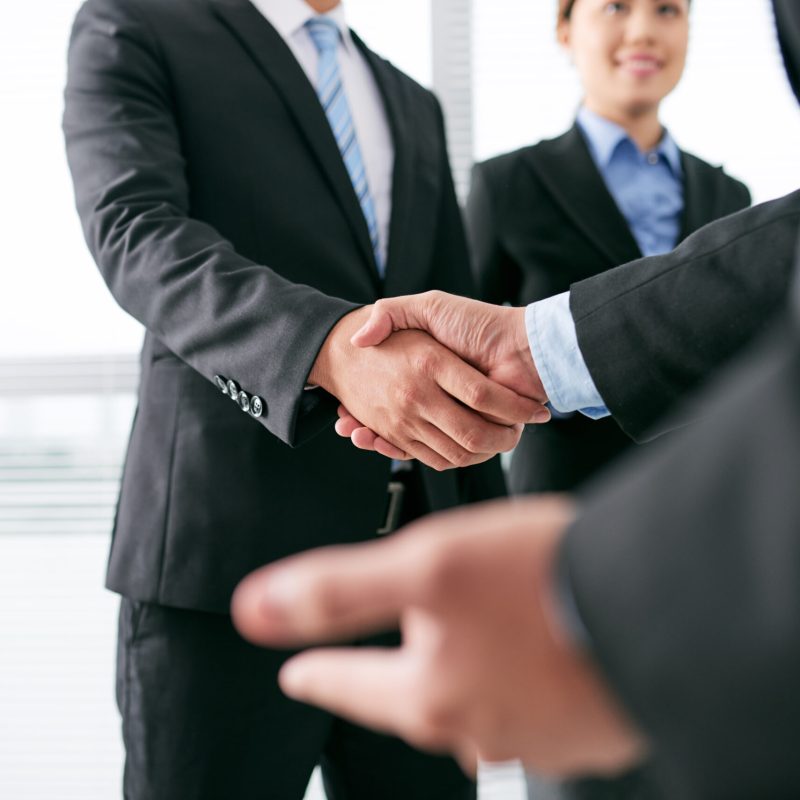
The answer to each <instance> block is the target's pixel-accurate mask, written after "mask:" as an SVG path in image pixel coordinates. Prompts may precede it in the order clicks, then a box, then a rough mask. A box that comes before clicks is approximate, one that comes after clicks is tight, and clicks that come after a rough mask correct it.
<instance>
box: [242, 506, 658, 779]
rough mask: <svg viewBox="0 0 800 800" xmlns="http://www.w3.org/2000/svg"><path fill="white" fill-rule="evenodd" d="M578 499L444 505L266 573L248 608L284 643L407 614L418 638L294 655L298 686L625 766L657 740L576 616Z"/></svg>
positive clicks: (465, 738)
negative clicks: (572, 618)
mask: <svg viewBox="0 0 800 800" xmlns="http://www.w3.org/2000/svg"><path fill="white" fill-rule="evenodd" d="M572 516H573V509H572V507H571V505H570V503H569V502H567V501H566V500H565V499H562V498H557V497H550V498H543V499H541V498H540V499H536V500H532V499H527V500H521V501H513V502H494V503H487V504H484V505H482V506H472V507H470V508H469V509H462V510H459V511H455V512H449V513H444V514H437V515H432V516H430V517H427V518H426V519H424V520H422V521H420V522H417V523H415V524H413V525H411V526H409V527H408V528H407V529H406V530H405V531H403V532H401V533H399V534H397V535H395V536H393V537H391V538H389V539H386V540H381V541H379V542H373V543H368V544H363V545H349V546H338V547H329V548H324V549H321V550H316V551H312V552H309V553H305V554H301V555H298V556H294V557H291V558H289V559H287V560H285V561H281V562H277V563H275V564H271V565H269V566H267V567H264V568H262V569H260V570H258V571H257V572H254V573H252V574H251V575H250V576H248V577H247V578H245V579H244V580H243V581H242V583H241V584H240V585H239V587H238V588H237V590H236V592H235V594H234V598H233V603H232V614H233V620H234V623H235V625H236V627H237V628H238V629H239V631H240V632H241V633H242V635H243V636H245V637H246V638H247V639H249V640H251V641H253V642H255V643H258V644H261V645H266V646H270V647H296V646H300V645H305V644H308V643H312V642H330V641H335V640H342V639H351V638H354V637H359V636H363V635H367V634H371V633H375V632H378V631H383V630H388V629H393V628H396V627H398V626H399V627H400V629H401V631H402V640H403V644H402V646H401V647H399V648H396V649H387V648H365V647H358V648H348V647H341V648H329V647H326V648H323V649H317V650H310V651H306V652H304V653H302V654H300V655H298V656H295V657H293V658H292V659H290V660H289V661H288V662H287V663H286V665H285V666H284V668H283V670H282V672H281V674H280V683H281V687H282V688H283V690H284V692H286V694H288V695H289V696H290V697H293V698H295V699H297V700H301V701H304V702H307V703H311V704H314V705H318V706H321V707H323V708H326V709H328V710H329V711H331V712H333V713H335V714H338V715H341V716H344V717H348V718H350V719H352V720H354V721H355V722H358V723H360V724H362V725H366V726H369V727H372V728H376V729H378V730H381V731H385V732H387V733H393V734H396V735H399V736H401V737H403V738H404V739H406V740H407V741H408V742H410V743H411V744H412V745H414V746H417V747H421V748H424V749H429V750H433V751H439V752H444V751H447V752H451V753H453V754H454V755H455V756H456V757H457V758H458V759H459V760H460V762H461V763H462V765H463V766H464V768H465V769H467V770H473V769H474V766H475V764H476V761H477V759H478V758H480V759H483V760H486V761H503V760H507V759H512V758H520V759H522V760H523V761H524V762H525V763H526V764H528V765H530V766H532V767H535V768H536V769H537V770H538V771H539V772H540V773H542V774H548V775H553V776H562V775H570V774H579V773H593V774H598V773H612V772H616V771H618V770H620V769H622V768H625V767H627V766H629V765H631V764H633V763H635V762H636V761H637V760H638V759H639V758H640V756H641V755H642V753H643V750H644V745H643V742H642V739H641V737H640V736H639V735H638V733H637V732H636V731H635V730H634V729H633V727H632V725H631V723H630V722H629V721H628V720H627V718H626V716H625V714H624V712H623V711H622V710H621V708H620V707H619V706H618V704H617V702H616V701H615V699H614V698H613V697H612V696H611V694H610V692H609V691H608V690H607V689H606V688H605V686H604V683H603V681H602V680H601V678H600V676H599V674H598V673H597V672H596V670H595V668H594V666H593V664H592V663H591V661H590V660H589V659H588V658H587V657H586V655H585V654H583V653H582V652H581V651H580V650H579V649H578V648H577V647H575V646H574V645H573V644H572V642H571V641H570V639H569V637H567V636H566V635H565V634H564V632H563V630H562V626H561V623H560V619H559V613H558V609H557V607H556V604H555V595H554V591H553V590H554V587H553V566H554V560H555V556H556V553H557V549H558V543H559V541H560V539H561V536H562V534H563V532H564V530H565V528H566V527H567V526H568V525H569V523H570V521H571V519H572Z"/></svg>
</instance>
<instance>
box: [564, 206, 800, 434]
mask: <svg viewBox="0 0 800 800" xmlns="http://www.w3.org/2000/svg"><path fill="white" fill-rule="evenodd" d="M798 222H800V192H795V193H793V194H790V195H787V196H786V197H783V198H780V199H778V200H774V201H772V202H770V203H764V204H762V205H759V206H755V207H754V208H750V209H746V210H744V211H741V212H739V213H737V214H733V215H732V216H729V217H725V218H724V219H721V220H719V221H717V222H713V223H711V224H710V225H707V226H706V227H704V228H701V229H700V230H699V231H697V232H696V233H694V234H693V235H692V236H690V237H689V238H688V239H686V240H685V241H684V242H683V243H682V244H681V245H680V246H679V247H678V248H677V249H675V250H673V251H672V252H671V253H668V254H666V255H663V256H657V257H654V258H647V259H642V260H639V261H635V262H631V263H630V264H625V265H623V266H621V267H617V268H616V269H613V270H609V271H608V272H605V273H602V274H600V275H597V276H595V277H593V278H589V279H588V280H585V281H582V282H580V283H577V284H573V286H572V287H571V290H570V309H571V311H572V316H573V319H574V321H575V326H576V332H577V336H578V344H579V346H580V349H581V353H582V354H583V357H584V359H585V361H586V365H587V367H588V369H589V372H590V374H591V376H592V379H593V380H594V383H595V385H596V386H597V388H598V390H599V392H600V394H601V396H602V397H603V400H604V401H605V403H606V405H607V407H608V409H609V411H610V412H611V414H612V415H613V416H614V418H615V419H616V420H617V422H618V424H619V425H620V426H621V427H622V429H623V430H625V431H626V432H627V433H628V434H629V435H630V436H631V437H632V438H634V439H636V440H637V441H646V440H648V439H650V438H653V437H654V436H657V435H659V434H661V433H663V432H665V431H666V430H669V429H670V428H671V427H675V426H678V425H680V424H681V423H682V420H684V419H687V418H691V417H695V416H696V415H697V410H696V409H695V408H693V407H690V406H688V405H685V404H684V406H683V411H684V415H683V417H682V418H681V417H672V418H670V422H669V423H665V422H664V414H665V412H666V411H668V410H670V409H673V408H675V407H676V406H677V405H678V403H679V401H680V400H681V399H682V398H684V397H685V396H687V395H688V394H689V393H690V392H691V390H692V389H693V388H695V387H696V386H698V385H699V384H700V383H701V382H702V381H704V380H705V379H706V378H707V377H709V375H711V374H712V373H713V371H714V370H715V369H717V368H718V367H719V366H720V365H722V364H723V363H724V362H726V361H727V360H728V359H729V358H730V357H731V356H732V355H733V354H735V353H736V352H737V351H739V350H740V349H741V348H742V347H743V346H744V345H746V344H748V343H749V342H750V341H751V340H752V339H754V338H755V337H756V336H757V335H758V334H759V333H760V332H762V331H763V330H764V329H765V326H766V325H767V323H768V321H769V320H770V319H771V318H772V317H773V316H774V314H775V313H776V312H777V311H778V309H779V308H780V307H781V306H782V304H783V303H784V302H785V299H786V293H787V288H788V284H789V280H790V276H791V273H792V264H793V258H794V249H795V248H794V246H795V241H796V237H797V229H798Z"/></svg>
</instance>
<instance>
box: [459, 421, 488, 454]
mask: <svg viewBox="0 0 800 800" xmlns="http://www.w3.org/2000/svg"><path fill="white" fill-rule="evenodd" d="M460 441H461V445H462V447H463V448H464V451H465V452H464V455H465V456H466V457H469V456H470V454H475V453H483V452H486V451H487V450H488V447H487V445H488V441H487V437H486V436H485V435H484V433H483V431H482V430H481V429H480V428H477V427H475V428H469V429H468V430H465V431H463V433H462V434H461V437H460Z"/></svg>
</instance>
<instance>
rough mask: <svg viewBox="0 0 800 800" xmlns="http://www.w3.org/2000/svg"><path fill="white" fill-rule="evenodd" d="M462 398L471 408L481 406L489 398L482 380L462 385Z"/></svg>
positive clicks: (487, 389)
mask: <svg viewBox="0 0 800 800" xmlns="http://www.w3.org/2000/svg"><path fill="white" fill-rule="evenodd" d="M464 398H465V402H466V404H467V405H468V406H470V407H471V408H482V407H483V406H484V405H485V404H486V403H487V402H488V400H489V388H488V387H487V385H486V384H485V383H483V382H476V381H473V382H470V383H468V384H467V385H466V386H465V387H464Z"/></svg>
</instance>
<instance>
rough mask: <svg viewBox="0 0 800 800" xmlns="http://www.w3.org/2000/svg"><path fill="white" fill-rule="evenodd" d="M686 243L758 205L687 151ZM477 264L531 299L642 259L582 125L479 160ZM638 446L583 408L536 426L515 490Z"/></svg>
mask: <svg viewBox="0 0 800 800" xmlns="http://www.w3.org/2000/svg"><path fill="white" fill-rule="evenodd" d="M681 161H682V166H683V173H684V201H685V206H684V213H683V219H682V223H681V233H680V237H679V240H682V239H684V238H686V236H688V235H689V234H691V233H693V232H694V231H695V230H697V229H698V228H701V227H702V226H703V225H705V224H706V223H708V222H711V221H712V220H715V219H718V218H719V217H723V216H725V215H727V214H731V213H733V212H734V211H738V210H740V209H741V208H744V207H745V206H748V205H749V204H750V193H749V192H748V190H747V187H746V186H744V184H742V183H740V182H739V181H736V180H734V179H733V178H731V177H729V176H728V175H726V174H725V173H724V172H723V170H722V169H721V168H719V167H712V166H711V165H710V164H707V163H706V162H705V161H702V160H701V159H699V158H696V157H695V156H692V155H690V154H689V153H681ZM467 230H468V234H469V238H470V243H471V246H472V255H473V270H474V272H475V275H476V279H477V282H478V288H479V291H480V293H481V295H482V298H483V299H484V300H488V301H490V302H493V303H502V302H506V301H508V302H510V303H512V304H513V305H527V304H528V303H532V302H534V301H535V300H541V299H543V298H545V297H550V296H551V295H554V294H559V293H560V292H565V291H567V290H568V289H569V287H570V285H571V284H572V283H575V282H576V281H580V280H582V279H584V278H587V277H589V276H592V275H596V274H597V273H600V272H604V271H605V270H608V269H611V268H612V267H615V266H617V265H618V264H624V263H626V262H629V261H634V260H636V259H639V258H641V257H642V254H641V251H640V250H639V246H638V245H637V243H636V240H635V239H634V237H633V234H632V233H631V231H630V228H629V227H628V223H627V221H626V220H625V217H624V216H623V215H622V213H621V212H620V210H619V208H618V207H617V205H616V203H615V201H614V198H613V197H612V196H611V194H610V193H609V191H608V189H607V187H606V185H605V182H604V180H603V177H602V175H601V174H600V172H599V171H598V169H597V167H596V166H595V163H594V161H593V159H592V156H591V154H590V152H589V149H588V147H587V144H586V141H585V139H584V136H583V134H582V132H581V130H580V128H579V127H578V126H577V125H575V126H573V127H572V128H571V129H570V130H569V131H568V132H567V133H565V134H564V135H562V136H560V137H558V138H557V139H552V140H547V141H543V142H540V143H539V144H537V145H534V146H532V147H525V148H522V149H521V150H517V151H515V152H513V153H507V154H505V155H502V156H499V157H497V158H493V159H490V160H489V161H486V162H484V163H482V164H479V165H477V166H476V167H475V170H474V172H473V181H472V190H471V193H470V197H469V201H468V203H467ZM630 446H631V440H630V438H629V437H627V436H626V435H625V434H624V433H622V432H621V431H620V429H619V427H618V426H617V425H616V424H615V423H614V422H613V420H601V421H592V420H589V419H587V418H586V417H584V416H582V415H580V414H576V415H574V416H572V417H570V418H568V419H554V420H553V421H552V422H551V423H550V424H549V425H544V426H542V425H531V426H528V427H527V428H526V430H525V433H524V435H523V438H522V440H521V442H520V444H519V445H518V447H517V449H516V450H515V452H514V457H513V459H512V463H511V475H510V482H511V488H512V491H513V492H515V493H523V492H535V491H566V490H570V489H573V488H575V487H576V486H578V485H579V484H581V483H582V482H583V481H584V480H586V479H587V478H588V477H589V476H590V475H592V474H593V473H595V472H596V471H597V470H598V469H599V468H600V467H602V466H604V465H605V464H606V463H608V462H609V461H610V460H611V459H612V458H614V457H615V456H616V455H618V454H619V453H620V452H622V451H623V450H625V449H627V448H628V447H630Z"/></svg>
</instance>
